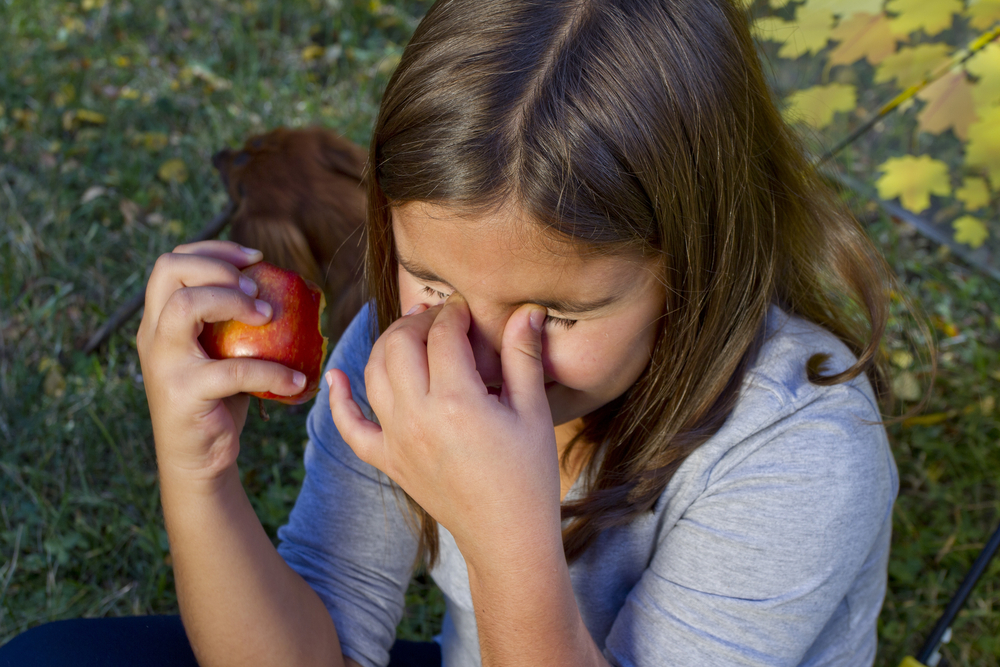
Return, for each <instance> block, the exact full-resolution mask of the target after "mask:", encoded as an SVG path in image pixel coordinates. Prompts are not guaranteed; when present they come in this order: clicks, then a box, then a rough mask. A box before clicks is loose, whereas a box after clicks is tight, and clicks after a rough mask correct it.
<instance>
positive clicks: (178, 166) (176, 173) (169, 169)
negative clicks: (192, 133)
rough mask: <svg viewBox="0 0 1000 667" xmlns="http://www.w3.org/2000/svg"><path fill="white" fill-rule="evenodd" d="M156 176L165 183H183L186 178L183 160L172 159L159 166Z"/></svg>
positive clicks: (186, 172) (186, 173)
mask: <svg viewBox="0 0 1000 667" xmlns="http://www.w3.org/2000/svg"><path fill="white" fill-rule="evenodd" d="M156 175H157V176H159V177H160V180H162V181H166V182H167V183H183V182H184V181H186V180H187V178H188V171H187V167H186V166H185V165H184V161H183V160H181V159H180V158H174V159H172V160H167V161H166V162H164V163H163V164H161V165H160V169H159V170H158V171H157V172H156Z"/></svg>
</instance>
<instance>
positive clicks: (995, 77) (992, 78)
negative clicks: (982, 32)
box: [965, 0, 1000, 110]
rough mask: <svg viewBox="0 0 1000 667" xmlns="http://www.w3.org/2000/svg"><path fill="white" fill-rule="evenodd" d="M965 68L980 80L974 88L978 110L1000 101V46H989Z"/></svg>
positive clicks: (971, 59)
mask: <svg viewBox="0 0 1000 667" xmlns="http://www.w3.org/2000/svg"><path fill="white" fill-rule="evenodd" d="M997 2H1000V0H997ZM965 67H966V69H967V70H969V73H970V74H972V75H973V76H975V77H976V78H978V79H979V80H978V81H977V82H976V84H975V85H974V86H973V88H972V97H973V99H974V100H975V104H976V109H977V110H979V109H982V108H983V107H988V106H993V105H994V104H996V103H997V102H998V101H1000V44H997V43H996V42H993V43H992V44H987V45H986V47H984V48H983V49H982V50H981V51H979V52H978V53H976V54H975V55H974V56H972V58H970V59H969V61H968V62H967V63H966V64H965Z"/></svg>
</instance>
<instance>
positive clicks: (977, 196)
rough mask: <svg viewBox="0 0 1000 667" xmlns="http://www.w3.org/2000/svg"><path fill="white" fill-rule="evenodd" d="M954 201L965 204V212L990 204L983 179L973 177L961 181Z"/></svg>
mask: <svg viewBox="0 0 1000 667" xmlns="http://www.w3.org/2000/svg"><path fill="white" fill-rule="evenodd" d="M955 199H957V200H958V201H960V202H962V203H963V204H965V210H966V211H975V210H978V209H981V208H982V207H984V206H986V205H987V204H989V203H990V191H989V188H988V187H987V186H986V181H985V180H984V179H982V178H976V177H974V176H973V177H970V178H966V179H964V180H963V181H962V187H960V188H959V189H958V190H956V191H955Z"/></svg>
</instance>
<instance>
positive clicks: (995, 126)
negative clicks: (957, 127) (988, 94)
mask: <svg viewBox="0 0 1000 667" xmlns="http://www.w3.org/2000/svg"><path fill="white" fill-rule="evenodd" d="M965 164H966V165H968V166H970V167H978V168H981V169H985V170H986V174H987V176H989V179H990V184H991V185H992V186H993V188H994V189H997V188H1000V107H991V108H989V109H986V110H985V111H982V112H981V113H980V116H979V120H978V121H977V122H975V123H973V124H972V125H971V126H969V142H968V143H967V144H966V147H965Z"/></svg>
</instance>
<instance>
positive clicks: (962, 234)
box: [951, 215, 990, 250]
mask: <svg viewBox="0 0 1000 667" xmlns="http://www.w3.org/2000/svg"><path fill="white" fill-rule="evenodd" d="M951 226H952V228H953V229H954V230H955V242H956V243H965V244H966V245H968V246H969V247H970V248H972V249H973V250H975V249H976V248H978V247H979V246H981V245H983V243H985V242H986V239H987V237H989V235H990V232H989V230H987V229H986V225H984V224H983V221H982V220H980V219H979V218H974V217H972V216H971V215H963V216H962V217H961V218H959V219H958V220H956V221H954V222H953V223H951Z"/></svg>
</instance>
